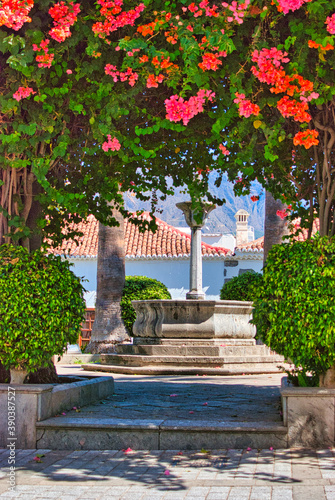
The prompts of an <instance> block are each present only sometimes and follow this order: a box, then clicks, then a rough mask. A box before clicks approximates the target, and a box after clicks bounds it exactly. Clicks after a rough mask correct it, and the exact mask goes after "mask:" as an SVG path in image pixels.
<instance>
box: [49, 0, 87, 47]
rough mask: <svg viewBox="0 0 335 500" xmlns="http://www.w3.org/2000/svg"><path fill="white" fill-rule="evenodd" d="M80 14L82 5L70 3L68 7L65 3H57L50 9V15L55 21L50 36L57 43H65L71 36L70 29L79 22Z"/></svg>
mask: <svg viewBox="0 0 335 500" xmlns="http://www.w3.org/2000/svg"><path fill="white" fill-rule="evenodd" d="M79 12H80V4H79V3H76V4H74V3H73V2H70V3H69V4H68V5H66V4H65V3H64V2H63V1H61V2H58V3H56V4H55V5H54V6H53V7H51V8H50V9H49V14H50V16H51V17H52V18H53V20H54V28H52V29H51V30H50V31H49V35H50V36H51V38H53V39H54V40H57V42H64V40H65V39H66V38H68V37H69V36H71V31H70V27H71V26H73V25H74V23H75V22H76V20H77V15H78V14H79Z"/></svg>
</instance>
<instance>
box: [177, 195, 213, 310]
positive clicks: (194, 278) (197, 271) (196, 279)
mask: <svg viewBox="0 0 335 500" xmlns="http://www.w3.org/2000/svg"><path fill="white" fill-rule="evenodd" d="M176 207H177V208H179V209H180V210H181V211H182V212H183V214H184V217H185V220H186V224H187V225H188V226H189V227H190V228H191V258H190V291H189V292H187V294H186V299H197V300H203V299H204V298H205V293H204V291H203V290H202V252H201V228H202V227H203V226H204V225H205V223H206V220H207V217H208V215H209V213H210V212H211V211H212V210H214V209H215V208H216V205H213V204H211V203H201V211H199V209H196V210H195V209H193V208H192V202H191V201H184V202H182V203H177V204H176ZM195 214H196V215H197V220H196V219H195V217H194V216H195Z"/></svg>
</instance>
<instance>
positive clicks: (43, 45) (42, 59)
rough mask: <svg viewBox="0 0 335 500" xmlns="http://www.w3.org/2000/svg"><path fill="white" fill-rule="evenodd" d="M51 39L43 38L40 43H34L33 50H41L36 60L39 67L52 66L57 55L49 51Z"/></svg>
mask: <svg viewBox="0 0 335 500" xmlns="http://www.w3.org/2000/svg"><path fill="white" fill-rule="evenodd" d="M49 43H50V40H48V39H46V40H42V41H41V42H40V44H39V45H36V43H34V44H33V50H34V51H35V52H41V54H39V55H38V56H36V61H37V62H38V67H39V68H50V67H51V64H52V61H53V59H54V57H55V54H53V53H49V48H48V45H49Z"/></svg>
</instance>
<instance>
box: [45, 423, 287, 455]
mask: <svg viewBox="0 0 335 500" xmlns="http://www.w3.org/2000/svg"><path fill="white" fill-rule="evenodd" d="M36 426H37V449H51V450H52V449H57V450H80V449H81V450H118V449H127V448H131V449H133V450H201V449H206V450H214V449H215V450H217V449H220V448H235V449H241V448H248V447H250V448H270V447H272V448H274V449H276V448H277V449H282V448H287V447H288V445H287V427H285V426H284V425H282V424H280V423H279V424H276V423H272V422H270V423H269V422H216V421H215V422H209V421H207V420H206V421H203V420H201V421H199V420H198V421H194V420H159V419H151V420H144V419H143V420H136V419H128V420H127V419H122V420H120V419H116V418H108V419H104V418H99V419H97V418H82V419H78V418H71V417H57V418H55V417H53V418H49V419H47V420H44V421H42V422H37V424H36Z"/></svg>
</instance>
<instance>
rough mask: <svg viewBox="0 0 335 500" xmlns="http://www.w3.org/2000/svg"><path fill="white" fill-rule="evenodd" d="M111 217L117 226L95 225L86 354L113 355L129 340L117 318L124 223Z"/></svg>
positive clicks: (122, 280) (118, 217)
mask: <svg viewBox="0 0 335 500" xmlns="http://www.w3.org/2000/svg"><path fill="white" fill-rule="evenodd" d="M113 216H114V217H115V218H116V220H117V221H118V222H119V224H120V225H119V226H115V227H108V226H104V225H102V224H101V223H99V244H98V266H97V298H96V305H95V321H94V324H93V329H92V336H91V341H90V343H89V344H88V346H87V348H86V352H91V353H99V352H114V349H115V347H114V346H115V344H116V343H120V342H123V341H125V340H129V336H128V334H127V331H126V328H125V326H124V323H123V320H122V318H121V305H120V302H121V298H122V291H123V288H124V285H125V248H124V220H123V217H122V215H121V214H120V213H119V212H116V211H115V212H114V213H113Z"/></svg>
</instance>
